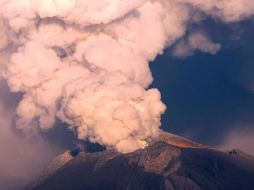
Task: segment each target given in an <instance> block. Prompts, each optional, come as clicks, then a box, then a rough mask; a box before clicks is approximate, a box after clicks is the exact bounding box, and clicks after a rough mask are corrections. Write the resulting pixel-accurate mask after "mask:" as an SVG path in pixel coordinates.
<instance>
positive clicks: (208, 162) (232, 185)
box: [28, 134, 254, 190]
mask: <svg viewBox="0 0 254 190" xmlns="http://www.w3.org/2000/svg"><path fill="white" fill-rule="evenodd" d="M163 135H164V136H163V138H160V139H158V140H157V141H156V142H154V143H153V144H151V145H150V146H149V147H147V148H146V149H144V150H138V151H136V152H133V153H129V154H119V153H117V152H115V151H113V150H107V151H103V152H97V153H85V152H80V153H79V154H78V155H77V156H76V157H74V158H73V159H69V160H68V161H67V163H62V164H61V166H58V167H56V169H54V170H53V171H51V172H48V175H46V176H45V175H44V177H43V178H42V179H41V180H39V181H37V182H36V183H35V184H33V185H32V186H30V187H29V188H28V189H29V190H111V189H112V190H114V189H117V190H164V189H167V190H171V189H172V190H185V189H186V190H192V189H193V190H198V189H204V190H217V189H218V190H224V189H225V190H253V189H254V162H253V160H252V159H246V158H245V157H243V156H241V154H240V155H237V154H227V153H223V152H219V151H216V150H213V149H209V148H206V147H202V146H201V145H197V144H195V143H194V144H193V142H190V143H188V142H189V141H188V140H186V139H183V138H181V137H179V138H177V136H170V135H169V136H168V139H167V138H166V137H165V135H166V134H163ZM166 136H167V135H166ZM170 138H171V140H170ZM172 138H176V139H175V140H174V142H178V143H173V144H174V145H172V143H169V142H170V141H171V142H172ZM180 142H184V143H185V144H184V146H180V145H182V143H180ZM176 144H178V145H179V146H176ZM188 144H189V146H188Z"/></svg>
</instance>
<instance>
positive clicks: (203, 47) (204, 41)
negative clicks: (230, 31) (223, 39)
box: [172, 32, 221, 58]
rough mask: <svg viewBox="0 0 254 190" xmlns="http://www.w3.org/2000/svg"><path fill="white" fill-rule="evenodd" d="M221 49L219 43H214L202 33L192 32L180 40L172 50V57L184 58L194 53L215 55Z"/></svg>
mask: <svg viewBox="0 0 254 190" xmlns="http://www.w3.org/2000/svg"><path fill="white" fill-rule="evenodd" d="M220 48H221V45H220V44H219V43H214V42H212V40H211V39H210V38H209V37H208V36H206V35H205V34H204V33H202V32H194V33H191V34H190V35H189V36H187V38H186V39H181V40H180V41H179V42H178V43H177V44H176V45H175V47H174V48H173V51H172V55H173V56H175V57H178V58H184V57H188V56H191V55H193V54H194V53H195V52H196V51H200V52H203V53H210V54H212V55H214V54H216V53H217V52H218V51H219V50H220Z"/></svg>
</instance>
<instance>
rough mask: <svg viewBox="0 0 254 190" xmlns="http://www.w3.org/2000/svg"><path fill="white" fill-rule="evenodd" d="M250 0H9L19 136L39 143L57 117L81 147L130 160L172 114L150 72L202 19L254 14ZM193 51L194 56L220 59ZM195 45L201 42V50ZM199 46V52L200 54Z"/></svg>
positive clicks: (6, 16) (5, 20)
mask: <svg viewBox="0 0 254 190" xmlns="http://www.w3.org/2000/svg"><path fill="white" fill-rule="evenodd" d="M247 3H249V4H251V5H254V3H250V2H249V1H248V0H225V1H224V0H222V1H216V0H206V1H203V0H171V1H170V0H157V1H154V0H100V1H97V0H96V1H88V0H54V1H53V0H23V1H19V0H11V1H10V0H1V1H0V7H1V8H0V15H1V16H0V17H1V18H2V19H1V22H0V23H1V24H0V25H1V26H2V27H1V29H0V30H1V33H2V34H3V35H2V36H1V40H0V51H1V54H5V56H8V55H9V54H11V55H10V56H9V61H8V63H7V64H5V67H6V69H5V73H4V77H5V78H6V80H7V82H8V85H9V87H10V89H11V91H13V92H22V93H23V94H24V95H23V99H22V100H21V101H20V102H19V105H18V107H17V110H16V114H17V121H16V123H17V128H18V129H20V130H23V131H24V132H25V133H26V134H29V135H33V134H36V130H37V126H39V127H40V128H41V129H45V130H46V129H48V128H51V127H52V126H53V124H54V122H55V119H56V117H58V118H59V119H61V120H62V121H63V122H65V123H67V124H68V125H69V127H70V129H72V130H74V131H76V132H77V134H78V138H79V139H83V140H89V141H91V142H94V143H100V144H102V145H106V146H107V147H113V148H115V149H117V150H118V151H120V152H130V151H134V150H136V149H139V148H143V147H145V146H146V145H147V143H148V142H149V140H150V139H152V138H153V137H155V136H156V135H157V134H158V130H159V126H160V117H161V114H162V113H163V112H164V111H165V105H164V104H163V103H162V102H161V101H160V93H159V91H158V90H157V89H147V88H148V86H149V84H151V82H152V76H151V72H150V69H149V64H148V63H149V62H150V61H152V60H154V59H155V57H156V55H158V54H160V53H162V52H163V49H164V48H165V47H167V46H171V45H173V44H174V43H175V41H176V40H178V39H180V38H181V37H182V36H183V35H184V34H185V31H186V27H187V25H188V23H190V22H192V20H193V19H194V15H195V12H206V13H207V15H210V16H212V17H215V18H220V19H221V20H223V21H226V22H232V21H238V20H240V19H243V18H245V17H248V16H250V15H252V14H253V13H254V10H253V9H254V6H248V5H247ZM204 40H205V41H206V42H207V43H208V42H209V41H207V39H206V38H202V36H201V40H200V38H199V40H195V41H194V42H193V43H192V46H194V48H195V49H200V50H203V51H206V52H212V53H215V52H216V51H217V49H218V47H217V46H216V47H214V46H213V44H211V43H210V42H209V43H208V45H209V47H208V48H209V49H206V47H204V46H202V45H200V44H197V43H202V41H204ZM192 41H193V40H192ZM193 44H194V45H193Z"/></svg>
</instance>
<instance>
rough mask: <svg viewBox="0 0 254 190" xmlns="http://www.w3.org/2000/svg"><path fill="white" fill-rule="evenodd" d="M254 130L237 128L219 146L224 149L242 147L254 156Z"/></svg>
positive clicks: (241, 148)
mask: <svg viewBox="0 0 254 190" xmlns="http://www.w3.org/2000/svg"><path fill="white" fill-rule="evenodd" d="M253 145H254V130H253V129H251V130H248V129H247V130H244V129H236V130H233V131H232V132H230V133H229V134H228V136H227V137H226V138H225V140H224V142H223V143H222V145H220V146H219V147H218V148H219V149H222V150H231V149H240V150H242V151H244V152H245V153H248V154H251V155H253V156H254V148H253Z"/></svg>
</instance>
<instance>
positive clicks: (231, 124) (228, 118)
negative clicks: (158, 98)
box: [150, 19, 254, 154]
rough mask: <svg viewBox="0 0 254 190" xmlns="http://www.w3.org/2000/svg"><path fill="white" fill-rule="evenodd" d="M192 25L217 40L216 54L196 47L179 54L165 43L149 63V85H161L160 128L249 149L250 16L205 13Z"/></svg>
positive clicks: (253, 109)
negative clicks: (223, 17)
mask: <svg viewBox="0 0 254 190" xmlns="http://www.w3.org/2000/svg"><path fill="white" fill-rule="evenodd" d="M195 27H199V28H201V29H202V30H204V31H205V32H206V33H208V34H209V36H210V37H211V38H212V39H213V40H214V41H216V42H219V43H221V49H220V51H219V52H217V53H216V54H215V55H210V54H206V53H202V52H195V53H194V54H192V55H190V56H188V57H180V58H179V57H174V56H172V51H173V50H172V48H170V49H167V50H166V51H165V52H164V53H163V54H162V55H160V56H158V57H157V58H156V60H155V61H154V62H153V63H152V64H151V65H150V66H151V69H152V72H153V76H154V82H153V84H152V85H151V87H158V88H159V89H160V91H161V94H162V101H163V102H164V103H165V104H166V105H167V110H166V113H165V114H164V115H163V116H162V128H163V129H164V130H166V131H169V132H172V133H176V134H179V135H182V136H185V137H187V138H190V139H192V140H194V141H197V142H200V143H203V144H207V145H213V146H221V145H223V144H224V145H225V147H226V148H229V147H230V148H233V147H235V148H242V149H245V151H247V152H249V153H251V154H253V153H254V149H253V147H251V145H250V146H246V144H247V143H245V140H246V141H247V142H248V143H249V142H250V140H251V142H252V144H253V143H254V135H253V134H254V133H253V131H254V119H253V114H254V94H253V90H254V77H253V69H254V64H253V63H254V54H253V49H254V45H253V44H254V35H253V31H254V22H253V19H249V20H246V21H242V22H240V23H231V24H228V25H225V24H222V23H220V22H216V21H212V20H210V19H207V20H205V21H203V22H202V23H200V24H199V25H198V26H194V27H193V28H195ZM232 133H234V137H235V136H237V137H235V138H236V140H235V142H234V139H233V137H231V136H232ZM237 134H238V135H237ZM229 138H230V139H231V140H230V139H229ZM239 139H241V141H242V144H241V143H239ZM229 141H230V142H229ZM246 147H248V148H246Z"/></svg>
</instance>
